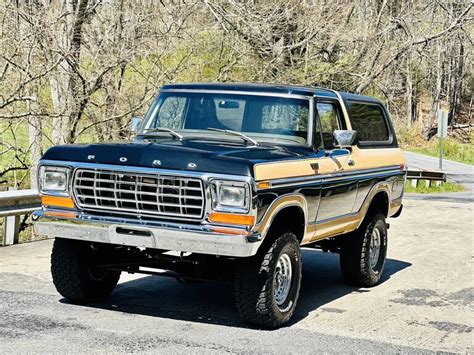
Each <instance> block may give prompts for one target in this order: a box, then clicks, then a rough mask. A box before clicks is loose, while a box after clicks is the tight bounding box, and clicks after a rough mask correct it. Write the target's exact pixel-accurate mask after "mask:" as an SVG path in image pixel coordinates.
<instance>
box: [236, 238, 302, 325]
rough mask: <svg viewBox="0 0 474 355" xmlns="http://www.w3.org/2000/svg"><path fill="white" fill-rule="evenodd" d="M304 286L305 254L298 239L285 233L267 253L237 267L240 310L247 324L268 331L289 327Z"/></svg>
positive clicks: (238, 304) (260, 254)
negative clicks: (301, 250)
mask: <svg viewBox="0 0 474 355" xmlns="http://www.w3.org/2000/svg"><path fill="white" fill-rule="evenodd" d="M300 286H301V252H300V247H299V243H298V240H297V239H296V236H295V235H294V234H293V233H291V232H286V233H283V234H281V235H280V236H279V237H278V238H276V239H275V241H274V242H273V243H272V244H271V245H270V246H269V247H268V248H267V249H265V250H262V251H260V252H259V253H258V254H257V255H256V256H255V257H253V258H251V259H248V260H244V261H242V262H241V263H240V265H239V266H238V268H237V274H236V279H235V299H236V305H237V310H238V311H239V313H240V315H241V316H242V318H244V319H245V320H246V321H247V322H249V323H252V324H255V325H259V326H263V327H266V328H277V327H280V326H282V325H284V324H286V323H287V322H288V321H289V320H290V318H291V316H292V315H293V313H294V311H295V308H296V303H297V301H298V297H299V292H300Z"/></svg>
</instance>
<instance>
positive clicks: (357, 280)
mask: <svg viewBox="0 0 474 355" xmlns="http://www.w3.org/2000/svg"><path fill="white" fill-rule="evenodd" d="M374 228H377V229H378V231H379V233H380V252H379V256H378V259H377V263H376V265H375V266H374V267H372V266H371V263H370V243H371V239H372V238H373V231H374ZM341 238H344V240H343V243H342V246H341V250H340V265H341V271H342V276H343V277H344V281H345V282H347V283H348V284H351V285H356V286H363V287H372V286H375V285H377V284H378V283H379V281H380V278H381V277H382V274H383V269H384V266H385V259H386V256H387V242H388V234H387V224H386V222H385V216H384V214H383V213H382V212H381V211H379V210H375V211H370V212H369V213H368V214H367V216H366V218H365V219H364V221H363V222H362V224H361V226H360V227H359V228H358V229H357V230H356V231H355V232H353V233H351V234H350V235H347V236H343V237H341Z"/></svg>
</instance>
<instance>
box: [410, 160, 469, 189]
mask: <svg viewBox="0 0 474 355" xmlns="http://www.w3.org/2000/svg"><path fill="white" fill-rule="evenodd" d="M405 157H406V159H407V165H408V168H409V169H422V170H423V169H425V170H438V168H439V160H438V158H434V157H430V156H427V155H423V154H417V153H412V152H407V151H405ZM443 170H444V171H445V172H446V173H447V175H448V180H450V181H453V182H457V183H459V184H463V185H465V186H466V187H467V188H468V189H469V191H470V192H474V166H473V165H469V164H463V163H458V162H455V161H451V160H446V159H444V160H443Z"/></svg>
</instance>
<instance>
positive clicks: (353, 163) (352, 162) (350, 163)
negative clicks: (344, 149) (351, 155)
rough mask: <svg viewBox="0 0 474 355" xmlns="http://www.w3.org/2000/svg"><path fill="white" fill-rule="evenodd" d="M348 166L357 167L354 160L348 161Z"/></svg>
mask: <svg viewBox="0 0 474 355" xmlns="http://www.w3.org/2000/svg"><path fill="white" fill-rule="evenodd" d="M347 165H349V166H354V165H356V163H355V161H354V160H352V159H349V160H348V161H347Z"/></svg>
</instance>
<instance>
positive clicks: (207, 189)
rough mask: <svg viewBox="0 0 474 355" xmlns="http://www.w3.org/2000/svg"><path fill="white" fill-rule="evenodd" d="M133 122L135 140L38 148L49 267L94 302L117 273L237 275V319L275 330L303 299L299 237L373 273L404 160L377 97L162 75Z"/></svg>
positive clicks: (74, 293)
mask: <svg viewBox="0 0 474 355" xmlns="http://www.w3.org/2000/svg"><path fill="white" fill-rule="evenodd" d="M132 130H133V131H134V133H135V137H134V139H133V140H130V141H126V142H120V143H104V144H88V145H64V146H56V147H52V148H51V149H49V150H48V151H47V152H46V154H45V155H44V156H43V158H42V159H41V161H40V166H39V174H38V175H39V186H40V194H41V200H42V210H41V211H39V212H37V213H36V214H35V217H36V218H35V219H36V220H37V222H36V230H37V232H38V233H39V234H40V235H44V236H48V237H54V238H56V239H55V241H54V247H53V252H52V262H51V270H52V276H53V281H54V284H55V286H56V288H57V290H58V291H59V293H60V294H61V295H63V296H64V297H65V298H67V299H69V300H71V301H73V302H91V301H99V300H101V299H103V298H105V297H106V296H107V295H109V294H110V293H111V292H112V291H113V289H114V287H115V286H116V285H117V282H118V281H119V278H120V274H121V272H132V273H140V272H142V273H148V274H155V273H158V272H157V271H158V269H159V271H160V273H159V275H168V276H172V277H175V278H177V279H179V280H222V281H228V282H233V283H234V284H235V300H236V305H237V309H238V311H239V313H240V314H241V315H242V317H243V318H244V319H245V320H246V321H248V322H250V323H253V324H257V325H260V326H264V327H269V328H274V327H279V326H282V325H284V324H285V323H287V322H288V321H289V320H290V318H291V316H292V315H293V313H294V311H295V307H296V304H297V301H298V296H299V292H300V284H301V254H300V247H301V246H304V247H310V248H319V249H323V250H324V251H331V252H335V253H339V254H340V266H341V270H342V274H343V276H344V279H345V280H346V281H347V282H350V283H353V284H357V285H360V286H365V287H370V286H374V285H376V284H377V283H378V282H379V280H380V278H381V275H382V272H383V268H384V263H385V257H386V253H387V223H386V219H387V218H388V217H396V216H398V215H399V214H400V212H401V210H402V195H403V186H404V178H405V168H404V167H405V165H404V164H405V163H404V158H403V153H402V152H401V150H400V149H399V148H398V144H397V139H396V137H395V133H394V130H393V127H392V124H391V122H390V118H389V114H388V112H387V109H386V108H385V106H384V105H383V104H382V103H380V102H379V101H378V100H376V99H373V98H370V97H365V96H360V95H354V94H348V93H339V92H336V91H333V90H328V89H320V88H312V87H298V86H280V85H264V84H235V83H232V84H217V83H216V84H174V85H165V86H163V87H162V88H161V90H160V92H159V95H158V96H157V97H156V99H155V100H154V102H153V104H152V105H151V107H150V108H149V110H148V112H147V114H146V116H145V117H144V118H143V119H133V120H132ZM154 270H156V271H154ZM163 270H165V272H163Z"/></svg>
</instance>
